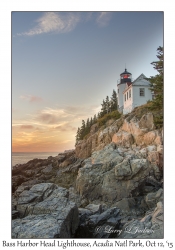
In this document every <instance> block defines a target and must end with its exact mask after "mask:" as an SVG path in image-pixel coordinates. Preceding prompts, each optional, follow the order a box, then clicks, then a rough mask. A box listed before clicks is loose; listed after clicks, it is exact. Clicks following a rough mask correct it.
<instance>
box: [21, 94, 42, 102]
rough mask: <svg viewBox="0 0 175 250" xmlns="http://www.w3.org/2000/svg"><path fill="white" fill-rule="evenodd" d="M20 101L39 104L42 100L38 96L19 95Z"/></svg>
mask: <svg viewBox="0 0 175 250" xmlns="http://www.w3.org/2000/svg"><path fill="white" fill-rule="evenodd" d="M20 98H21V99H24V100H27V101H29V102H41V101H42V100H43V99H42V98H41V97H39V96H32V95H21V96H20Z"/></svg>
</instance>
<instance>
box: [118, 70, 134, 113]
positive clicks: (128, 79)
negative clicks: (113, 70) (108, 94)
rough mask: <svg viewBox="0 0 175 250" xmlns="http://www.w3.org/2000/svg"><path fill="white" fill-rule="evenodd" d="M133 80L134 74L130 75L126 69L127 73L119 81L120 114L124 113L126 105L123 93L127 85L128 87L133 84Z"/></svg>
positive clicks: (122, 74)
mask: <svg viewBox="0 0 175 250" xmlns="http://www.w3.org/2000/svg"><path fill="white" fill-rule="evenodd" d="M131 78H132V74H131V73H129V72H128V71H127V69H126V68H125V71H124V72H123V73H121V74H120V80H119V83H118V84H117V89H118V91H117V96H118V111H119V112H123V104H124V100H123V91H124V89H125V87H126V84H127V85H128V86H129V85H131V83H132V82H131Z"/></svg>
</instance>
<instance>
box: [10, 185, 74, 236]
mask: <svg viewBox="0 0 175 250" xmlns="http://www.w3.org/2000/svg"><path fill="white" fill-rule="evenodd" d="M17 211H18V212H19V213H20V217H21V219H15V220H13V221H12V237H13V238H71V237H73V235H74V234H75V231H76V229H77V227H78V221H79V217H78V208H77V205H76V204H75V203H74V202H71V201H70V200H69V199H68V190H66V189H65V188H61V187H58V186H57V185H55V184H53V183H42V184H37V185H34V186H33V187H32V188H31V189H30V190H25V191H23V192H22V193H21V194H20V196H19V199H18V203H17Z"/></svg>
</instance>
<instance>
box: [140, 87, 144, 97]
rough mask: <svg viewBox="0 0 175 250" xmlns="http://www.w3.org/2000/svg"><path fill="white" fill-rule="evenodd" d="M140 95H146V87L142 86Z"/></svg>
mask: <svg viewBox="0 0 175 250" xmlns="http://www.w3.org/2000/svg"><path fill="white" fill-rule="evenodd" d="M140 96H145V89H144V88H140Z"/></svg>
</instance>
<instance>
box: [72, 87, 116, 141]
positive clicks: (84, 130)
mask: <svg viewBox="0 0 175 250" xmlns="http://www.w3.org/2000/svg"><path fill="white" fill-rule="evenodd" d="M117 103H118V102H117V93H116V91H115V90H113V92H112V96H111V97H110V98H109V96H106V99H103V102H102V104H101V111H100V112H98V114H97V115H96V114H95V115H94V117H91V118H88V119H87V120H86V121H85V120H82V125H81V127H80V128H78V129H77V134H76V143H77V142H78V141H79V140H83V138H84V137H85V136H86V135H87V134H89V132H90V129H91V126H92V125H93V124H95V123H97V122H98V120H99V119H100V118H102V117H103V116H105V115H106V114H109V113H111V112H113V111H115V110H117V105H118V104H117Z"/></svg>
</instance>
